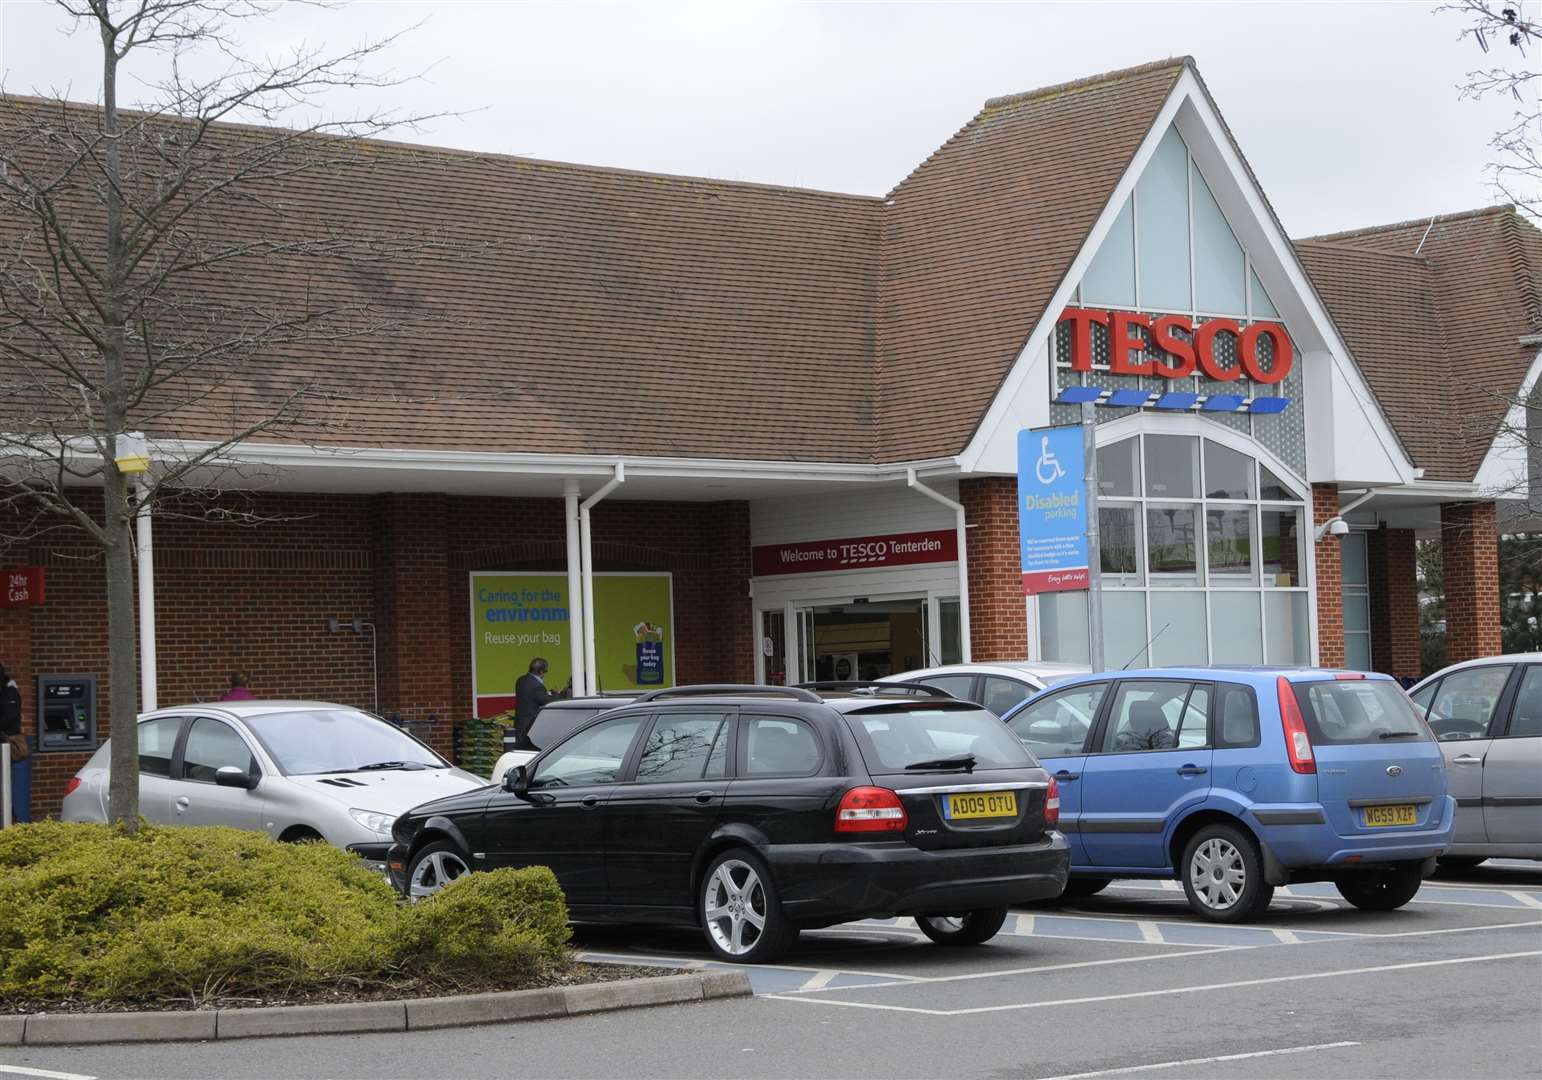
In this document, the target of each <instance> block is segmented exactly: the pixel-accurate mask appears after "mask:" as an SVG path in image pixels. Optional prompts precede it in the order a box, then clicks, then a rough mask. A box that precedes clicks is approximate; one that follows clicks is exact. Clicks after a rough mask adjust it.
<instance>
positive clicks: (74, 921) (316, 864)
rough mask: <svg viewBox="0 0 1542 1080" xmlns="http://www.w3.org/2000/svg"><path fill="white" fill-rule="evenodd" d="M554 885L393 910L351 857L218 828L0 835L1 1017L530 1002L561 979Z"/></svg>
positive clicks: (377, 883) (532, 882)
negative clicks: (310, 999)
mask: <svg viewBox="0 0 1542 1080" xmlns="http://www.w3.org/2000/svg"><path fill="white" fill-rule="evenodd" d="M567 937H568V928H567V907H566V904H565V903H564V901H563V897H562V893H561V890H560V889H558V887H557V883H556V879H555V878H554V877H553V876H552V874H551V872H550V871H549V870H546V869H545V868H535V869H530V870H521V871H513V870H500V871H498V872H496V873H491V874H485V875H475V876H470V877H468V878H466V879H464V881H463V883H461V882H458V883H456V885H455V886H453V887H452V888H449V889H446V890H445V891H444V892H443V893H441V894H440V895H439V896H436V897H434V898H432V899H430V900H426V901H422V902H419V903H416V904H410V905H409V904H404V903H402V902H401V901H399V900H398V898H397V895H396V893H395V891H394V890H393V889H392V888H391V887H390V885H388V884H387V883H386V881H385V880H384V879H383V878H381V877H380V876H379V875H378V874H375V873H373V872H371V871H369V870H366V869H365V868H364V867H363V865H362V864H361V863H360V862H359V860H358V858H357V857H356V856H353V855H350V854H348V853H347V852H344V851H340V850H338V849H337V848H333V847H330V846H328V845H325V844H280V843H276V842H274V841H272V840H269V839H268V838H267V837H265V836H263V835H261V834H259V833H253V832H242V831H239V830H235V829H224V828H160V827H155V826H143V827H141V828H140V829H139V830H138V831H137V832H136V833H134V834H133V835H129V834H128V833H125V832H123V831H121V830H119V829H117V828H114V827H112V826H106V825H78V824H64V823H61V822H42V823H38V824H35V825H21V826H17V827H15V828H12V829H7V830H5V831H4V832H0V1001H3V1000H7V999H8V1000H11V1001H28V1002H47V1001H53V1000H76V999H85V1000H91V1001H98V1002H145V1001H167V1000H173V999H179V1000H184V1001H192V1002H206V1001H209V1000H215V999H230V998H242V997H246V998H273V997H284V996H305V995H307V994H312V993H315V992H317V991H320V990H324V989H328V988H339V987H351V988H356V989H357V988H364V989H366V990H368V989H373V988H377V987H379V986H381V985H399V986H401V987H402V988H403V989H404V990H407V989H410V990H411V991H413V992H432V991H434V990H436V989H442V988H459V987H465V986H477V987H478V988H481V987H485V986H492V985H496V986H514V985H526V984H529V983H531V982H534V981H536V980H538V979H540V978H541V977H543V976H545V975H548V974H550V973H551V972H552V971H554V970H556V969H558V968H560V967H562V966H563V965H564V964H566V963H567V962H568V955H567V950H566V946H565V942H566V941H567Z"/></svg>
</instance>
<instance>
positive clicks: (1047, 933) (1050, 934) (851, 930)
mask: <svg viewBox="0 0 1542 1080" xmlns="http://www.w3.org/2000/svg"><path fill="white" fill-rule="evenodd" d="M1034 917H1035V916H1033V915H1019V916H1018V918H1019V919H1032V918H1034ZM1051 917H1052V918H1059V916H1051ZM1068 917H1070V918H1077V919H1079V918H1081V916H1080V915H1076V916H1068ZM1098 921H1099V922H1108V923H1118V924H1120V925H1121V926H1127V925H1129V921H1128V920H1127V919H1099V920H1098ZM1022 925H1023V924H1022V923H1021V922H1019V923H1018V926H1019V929H1017V930H1002V931H1001V932H1000V933H999V934H998V935H997V936H998V937H1031V938H1037V939H1039V940H1050V941H1096V942H1098V943H1099V944H1103V945H1160V946H1162V947H1163V948H1167V949H1207V950H1208V949H1213V948H1216V946H1215V944H1214V943H1211V942H1198V941H1167V940H1165V939H1164V938H1162V937H1161V936H1158V937H1156V938H1154V939H1152V940H1149V941H1148V940H1146V939H1144V938H1122V937H1090V936H1088V935H1086V934H1057V933H1055V931H1054V928H1053V925H1050V926H1049V927H1047V928H1046V929H1044V930H1042V931H1040V930H1038V929H1031V930H1029V931H1028V932H1027V933H1024V932H1023V931H1022V929H1020V928H1021V926H1022ZM1029 925H1030V926H1033V925H1034V924H1031V923H1030V924H1029ZM1169 925H1171V924H1169ZM1183 925H1188V924H1183ZM883 929H884V930H887V931H889V932H890V933H899V934H909V935H911V936H912V937H916V938H919V937H921V930H920V929H919V928H918V927H913V926H905V925H903V924H901V925H897V926H885V927H884V928H883ZM810 932H811V933H815V934H857V935H861V934H863V933H864V932H865V931H863V930H861V929H858V928H855V927H851V926H843V927H834V926H827V927H825V928H823V929H821V930H814V931H810ZM1256 947H1257V946H1256V945H1228V946H1226V948H1229V949H1252V948H1256Z"/></svg>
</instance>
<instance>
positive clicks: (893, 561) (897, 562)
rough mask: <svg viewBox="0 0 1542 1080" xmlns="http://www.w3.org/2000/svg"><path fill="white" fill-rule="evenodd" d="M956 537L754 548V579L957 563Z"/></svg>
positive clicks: (945, 533) (906, 536) (905, 536)
mask: <svg viewBox="0 0 1542 1080" xmlns="http://www.w3.org/2000/svg"><path fill="white" fill-rule="evenodd" d="M957 560H958V534H957V533H956V532H954V531H953V530H952V529H940V530H938V531H936V532H907V533H889V534H887V535H881V536H852V537H847V538H845V539H843V540H802V541H798V542H796V543H791V544H763V545H761V546H759V547H757V548H755V576H756V577H765V576H766V575H768V574H813V573H818V572H820V571H826V570H871V569H876V568H879V567H885V566H910V565H913V564H915V563H930V562H956V561H957Z"/></svg>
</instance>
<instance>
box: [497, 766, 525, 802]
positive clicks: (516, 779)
mask: <svg viewBox="0 0 1542 1080" xmlns="http://www.w3.org/2000/svg"><path fill="white" fill-rule="evenodd" d="M503 790H504V791H507V792H509V793H510V794H513V795H524V794H525V792H527V791H529V790H530V770H529V769H527V768H525V766H523V765H516V766H514V767H513V768H512V769H510V770H509V771H508V772H506V773H504V774H503Z"/></svg>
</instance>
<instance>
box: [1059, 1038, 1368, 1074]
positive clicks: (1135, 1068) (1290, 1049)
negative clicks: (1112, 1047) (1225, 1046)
mask: <svg viewBox="0 0 1542 1080" xmlns="http://www.w3.org/2000/svg"><path fill="white" fill-rule="evenodd" d="M1359 1045H1360V1044H1359V1043H1357V1042H1335V1043H1318V1044H1317V1045H1316V1046H1287V1047H1283V1048H1281V1049H1279V1050H1254V1051H1253V1052H1252V1053H1248V1054H1218V1055H1216V1056H1215V1057H1202V1058H1186V1059H1185V1060H1183V1061H1159V1062H1155V1063H1153V1064H1151V1065H1126V1066H1125V1067H1124V1068H1122V1069H1099V1070H1098V1071H1097V1072H1083V1073H1066V1074H1065V1075H1063V1076H1047V1077H1045V1078H1044V1080H1090V1078H1091V1077H1094V1076H1120V1075H1123V1074H1125V1073H1133V1072H1145V1071H1146V1070H1148V1069H1176V1068H1178V1067H1179V1066H1180V1065H1210V1064H1213V1063H1214V1062H1217V1061H1243V1060H1245V1059H1247V1058H1261V1057H1278V1056H1280V1055H1281V1054H1307V1053H1310V1052H1312V1051H1313V1050H1339V1049H1342V1048H1343V1047H1346V1046H1359Z"/></svg>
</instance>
